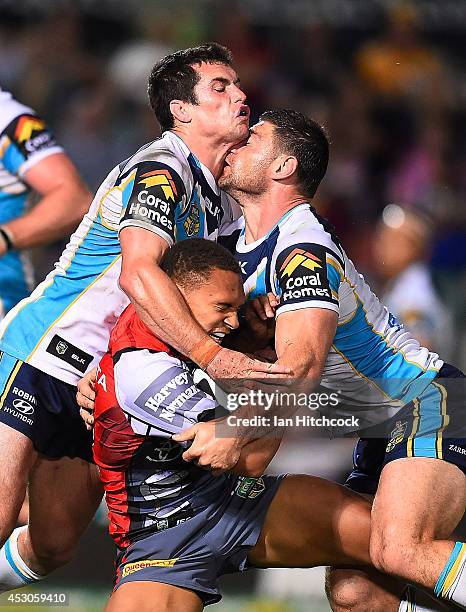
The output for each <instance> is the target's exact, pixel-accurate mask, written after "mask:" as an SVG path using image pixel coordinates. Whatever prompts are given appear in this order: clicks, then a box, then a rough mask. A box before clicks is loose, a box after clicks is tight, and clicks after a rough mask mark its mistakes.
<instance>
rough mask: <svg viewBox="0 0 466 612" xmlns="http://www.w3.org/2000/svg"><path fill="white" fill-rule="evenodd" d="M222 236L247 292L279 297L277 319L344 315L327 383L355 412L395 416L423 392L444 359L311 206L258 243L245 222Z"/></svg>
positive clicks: (329, 359)
mask: <svg viewBox="0 0 466 612" xmlns="http://www.w3.org/2000/svg"><path fill="white" fill-rule="evenodd" d="M220 242H222V243H223V244H224V245H225V246H227V247H228V248H230V249H231V250H233V251H234V252H235V254H236V257H237V259H238V261H239V263H240V265H241V270H242V275H243V282H244V288H245V292H246V295H247V296H248V298H250V299H252V298H254V297H256V296H258V295H264V294H266V293H268V292H272V293H274V294H275V295H276V296H277V297H279V299H280V303H279V306H278V307H277V310H276V316H277V317H279V316H280V315H281V314H282V313H284V312H288V311H293V310H299V309H303V308H325V309H329V310H333V311H334V312H336V313H337V314H338V327H337V331H336V334H335V337H334V340H333V343H332V346H331V349H330V352H329V354H328V357H327V361H326V364H325V368H324V372H323V376H322V384H323V385H324V386H329V387H331V388H332V389H333V390H338V391H339V394H340V396H341V397H343V398H344V400H345V405H346V406H348V405H350V406H351V407H352V409H353V410H356V409H360V410H369V411H370V409H371V408H374V409H375V408H378V410H377V420H378V419H379V418H380V419H381V418H386V417H387V418H388V417H389V416H391V415H392V414H393V413H395V412H396V411H398V410H399V409H400V408H401V406H403V405H404V404H405V403H407V402H408V401H410V400H411V399H413V398H414V397H416V396H417V395H418V394H419V393H420V392H421V391H422V390H423V389H424V388H425V387H426V386H427V385H428V384H429V382H430V381H431V379H432V378H434V377H435V376H436V374H437V372H438V371H439V369H440V368H441V366H442V365H443V361H441V360H440V359H439V357H438V355H437V354H435V353H432V352H430V351H429V350H428V349H426V348H424V347H421V346H420V345H419V343H418V342H417V341H416V340H415V339H414V338H413V337H412V336H411V335H410V334H409V333H408V332H407V331H406V330H405V329H404V328H403V326H402V325H400V324H399V323H398V321H397V320H396V318H395V317H394V316H393V315H392V314H391V313H390V312H389V311H388V310H387V308H386V307H385V306H384V305H383V304H381V303H380V301H379V300H378V298H377V296H376V295H374V293H372V291H371V290H370V288H369V286H368V285H367V284H366V282H365V281H364V278H363V277H362V275H360V274H359V273H358V272H357V270H356V268H355V267H354V264H353V263H352V261H351V260H350V259H348V257H347V256H346V253H345V252H344V250H343V249H342V247H341V245H340V243H339V241H338V238H337V237H336V236H335V234H334V231H333V228H332V227H331V226H330V225H329V224H328V223H327V222H326V221H325V220H323V219H322V218H320V217H319V216H318V215H317V214H316V212H315V211H314V210H313V208H312V207H311V206H310V205H309V204H307V203H303V204H300V205H298V206H296V207H295V208H293V209H292V210H290V211H289V212H288V213H286V214H285V215H284V216H283V218H282V219H281V220H280V221H279V222H278V223H277V225H276V226H275V227H274V228H273V229H272V230H271V231H270V232H269V233H268V234H267V235H266V236H264V237H263V238H261V239H259V240H257V241H255V242H253V243H250V244H246V242H245V232H244V222H243V221H241V220H238V221H237V222H235V223H233V224H232V225H231V226H230V228H229V229H228V230H227V231H226V232H225V235H224V236H222V237H221V238H220ZM335 412H336V413H337V412H338V407H337V408H336V410H335ZM337 416H338V415H337Z"/></svg>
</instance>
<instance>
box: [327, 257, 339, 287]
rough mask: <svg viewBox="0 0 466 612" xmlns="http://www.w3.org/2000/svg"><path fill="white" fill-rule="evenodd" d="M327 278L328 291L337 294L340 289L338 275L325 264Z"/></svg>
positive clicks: (330, 266)
mask: <svg viewBox="0 0 466 612" xmlns="http://www.w3.org/2000/svg"><path fill="white" fill-rule="evenodd" d="M327 278H328V282H329V285H330V289H331V290H332V291H335V292H337V293H338V288H339V287H340V273H339V272H338V271H337V270H336V269H335V268H334V267H333V266H332V265H331V264H329V263H328V262H327Z"/></svg>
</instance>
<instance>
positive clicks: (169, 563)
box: [94, 239, 370, 612]
mask: <svg viewBox="0 0 466 612" xmlns="http://www.w3.org/2000/svg"><path fill="white" fill-rule="evenodd" d="M161 267H162V269H163V270H164V271H165V272H166V273H167V274H168V276H170V278H172V280H173V281H174V282H175V283H176V285H177V287H178V288H179V290H180V292H181V293H182V295H183V296H184V298H185V299H186V302H187V303H188V304H189V306H190V309H191V312H192V313H193V316H194V317H195V318H196V320H197V321H198V322H199V324H200V325H202V327H203V329H204V330H205V331H206V333H208V334H209V335H210V336H211V337H212V338H213V339H214V340H215V341H217V342H221V341H222V340H223V339H224V337H225V336H227V335H228V334H230V332H232V331H234V330H235V329H236V328H237V327H238V316H237V311H238V308H239V307H240V306H241V305H242V304H243V302H244V300H245V296H244V291H243V287H242V282H241V275H240V268H239V265H238V262H237V261H236V259H235V258H234V256H233V255H232V254H230V253H229V252H228V251H227V250H226V249H224V248H223V247H221V246H220V245H218V244H215V243H213V242H209V241H206V240H199V239H197V240H196V239H194V240H187V241H184V242H180V243H178V244H177V245H175V246H174V247H173V248H172V249H170V251H169V252H168V253H167V254H166V255H165V257H164V259H163V260H162V263H161ZM206 383H207V381H206V380H205V375H203V372H202V371H201V370H199V368H197V366H196V365H195V364H193V363H192V362H190V361H188V360H186V358H185V357H183V356H182V355H180V354H179V353H178V352H177V351H176V350H174V349H173V348H172V347H170V346H169V345H167V344H166V343H164V342H162V341H161V340H160V339H158V338H157V337H155V336H154V335H153V334H152V333H151V332H150V330H149V329H148V327H147V326H145V325H144V323H142V321H141V320H140V318H139V317H138V316H137V314H136V312H135V310H134V308H133V307H132V306H129V307H128V308H127V309H126V310H125V311H124V313H123V314H122V315H121V317H120V319H119V320H118V322H117V324H116V326H115V328H114V329H113V331H112V334H111V338H110V344H109V350H108V352H107V353H106V354H105V356H104V357H103V358H102V360H101V362H100V367H99V371H98V375H97V390H98V391H97V400H96V412H95V428H94V456H95V460H96V463H97V464H98V466H99V469H100V474H101V478H102V481H103V483H104V487H105V492H106V500H107V505H108V508H109V519H110V533H111V534H112V536H113V538H114V540H115V542H116V544H117V547H118V552H117V562H116V585H115V591H114V593H113V595H112V597H111V599H110V602H109V604H108V606H107V608H106V610H107V611H108V612H110V611H120V610H125V611H126V612H130V611H134V612H136V611H137V612H143V611H145V612H149V611H151V612H154V611H155V610H157V612H169V611H172V610H183V611H186V612H189V611H192V612H194V611H197V610H200V609H202V607H203V606H204V605H205V604H209V603H215V602H217V601H219V599H220V597H221V596H220V593H219V590H218V586H217V579H218V578H219V576H221V575H223V574H226V573H231V572H238V571H242V570H244V569H246V567H248V566H255V567H262V568H264V567H311V566H315V565H324V564H329V563H335V562H340V563H345V564H354V563H356V564H358V565H364V564H366V563H367V562H368V560H369V550H368V548H369V546H368V544H369V542H368V538H369V529H370V505H369V503H368V502H367V501H365V500H364V499H363V498H362V497H360V496H359V495H356V494H354V493H351V492H350V491H348V490H347V489H345V488H344V487H341V486H340V485H337V484H335V483H331V482H329V481H326V480H323V479H320V478H316V477H312V476H287V477H286V478H283V477H281V476H279V477H276V476H275V477H273V476H261V477H259V476H260V475H261V474H263V472H264V470H265V468H266V466H267V464H268V462H269V461H270V458H271V454H273V453H270V451H269V449H270V448H273V450H274V451H275V450H276V449H277V448H278V445H279V439H278V438H276V437H273V436H271V437H269V438H262V439H261V440H260V441H258V442H253V443H251V444H248V445H246V446H245V447H244V449H243V452H242V455H241V457H240V459H239V461H238V463H237V464H236V466H235V469H234V471H235V473H236V474H241V475H243V476H237V475H235V474H233V473H231V474H222V475H220V476H219V477H214V476H213V475H212V473H211V472H210V471H206V470H204V469H202V468H201V467H199V466H198V465H195V464H193V463H190V462H185V461H184V460H183V459H182V454H183V450H184V449H183V447H182V446H181V445H180V444H178V443H177V442H173V441H172V440H171V436H172V435H173V434H174V433H177V432H180V431H182V430H183V429H185V428H187V427H189V426H190V425H191V424H193V423H197V422H201V421H206V420H209V419H212V418H213V417H214V415H215V413H216V411H218V410H219V406H218V404H217V402H216V401H215V399H214V397H213V393H212V391H211V390H210V388H209V386H208V384H207V387H205V386H204V384H206ZM245 474H246V475H249V476H256V477H244V475H245Z"/></svg>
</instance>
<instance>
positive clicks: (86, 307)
mask: <svg viewBox="0 0 466 612" xmlns="http://www.w3.org/2000/svg"><path fill="white" fill-rule="evenodd" d="M238 211H239V209H238V207H237V205H236V203H235V202H234V200H232V199H231V198H230V197H229V196H227V195H226V194H225V193H223V192H221V191H220V190H219V189H218V187H217V185H216V183H215V180H214V178H213V176H212V174H211V173H210V172H209V170H208V169H207V168H206V167H205V166H204V165H203V164H201V163H200V162H199V161H198V160H197V159H196V158H195V156H194V155H193V154H192V153H191V152H190V150H189V149H188V147H187V146H186V145H185V144H184V142H183V141H182V140H181V138H179V137H178V136H176V135H175V134H174V133H172V132H165V133H164V134H163V136H162V137H161V138H159V139H157V140H155V141H154V142H151V143H149V144H147V145H145V146H143V147H142V148H141V149H139V151H137V152H136V154H135V155H133V156H132V157H131V158H129V159H127V160H126V161H124V162H122V163H121V164H120V165H118V166H117V167H116V168H114V169H113V170H112V171H111V172H110V174H109V175H108V176H107V178H106V179H105V180H104V182H103V183H102V185H101V186H100V188H99V190H98V191H97V193H96V195H95V198H94V200H93V202H92V204H91V207H90V209H89V211H88V213H87V214H86V215H85V216H84V219H83V221H82V222H81V224H80V225H79V227H78V228H77V230H76V231H75V232H74V234H73V235H72V236H71V238H70V241H69V243H68V245H67V246H66V248H65V250H64V252H63V253H62V255H61V257H60V259H59V261H58V262H57V263H56V264H55V269H54V270H53V271H52V272H51V273H50V274H49V275H48V276H47V278H46V279H45V280H44V281H43V282H42V283H41V284H40V285H39V286H38V287H37V288H36V289H35V290H34V291H33V293H32V294H31V296H30V297H29V298H27V299H25V300H23V301H22V302H21V303H20V304H18V306H17V307H16V308H15V309H14V310H12V311H11V312H10V313H9V314H8V315H7V317H6V318H5V319H4V321H3V323H2V325H1V327H0V337H1V340H0V349H1V350H2V351H4V352H6V353H8V354H10V355H12V356H13V357H16V358H17V359H20V360H22V361H25V362H27V363H29V364H30V365H32V366H34V367H35V368H37V369H39V370H41V371H43V372H46V373H48V374H51V375H52V376H55V377H56V378H58V379H60V380H63V381H65V382H68V383H71V384H75V383H76V382H77V381H78V380H79V378H80V377H81V376H82V375H83V373H84V372H86V370H87V369H89V368H90V367H93V366H94V365H97V362H98V360H99V359H100V358H101V356H102V355H103V353H104V352H105V351H106V348H107V343H108V339H109V335H110V330H111V329H112V327H113V326H114V324H115V322H116V320H117V318H118V316H119V315H120V313H121V312H122V311H123V309H124V308H125V307H126V306H127V304H128V302H129V300H128V298H127V296H126V295H125V294H124V293H123V291H121V290H120V289H119V287H118V278H119V275H120V270H121V248H120V242H119V238H118V233H119V231H120V230H121V229H122V228H124V227H128V226H132V227H140V228H142V229H144V230H147V231H150V232H154V233H156V234H158V235H159V236H161V237H162V238H164V239H165V240H166V241H167V242H168V244H169V245H172V244H173V243H174V242H176V241H179V240H184V239H186V238H191V237H203V238H208V239H211V240H215V239H216V238H217V234H218V231H219V227H220V225H222V224H224V223H226V224H228V223H231V222H232V221H233V220H234V219H235V218H237V216H238ZM144 236H145V233H144V232H140V240H144Z"/></svg>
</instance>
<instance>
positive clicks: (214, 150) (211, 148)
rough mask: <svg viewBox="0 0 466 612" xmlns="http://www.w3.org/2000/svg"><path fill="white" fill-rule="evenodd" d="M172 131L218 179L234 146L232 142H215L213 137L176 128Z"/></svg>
mask: <svg viewBox="0 0 466 612" xmlns="http://www.w3.org/2000/svg"><path fill="white" fill-rule="evenodd" d="M172 131H173V132H174V133H175V134H176V135H177V136H179V138H181V139H182V140H183V142H184V143H185V144H186V146H187V147H188V148H189V149H190V151H191V152H192V153H193V154H194V155H195V156H196V157H197V159H198V160H199V161H200V162H201V163H203V164H204V166H206V167H207V168H208V169H209V170H210V172H211V173H212V176H213V177H214V179H215V180H217V179H218V177H219V176H220V174H221V173H222V170H223V166H224V162H225V157H226V156H227V155H228V153H229V151H230V149H231V147H232V144H231V142H230V143H222V142H213V141H212V138H211V137H202V136H198V135H193V134H190V133H186V132H184V131H182V130H180V129H175V128H174V129H173V130H172Z"/></svg>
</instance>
